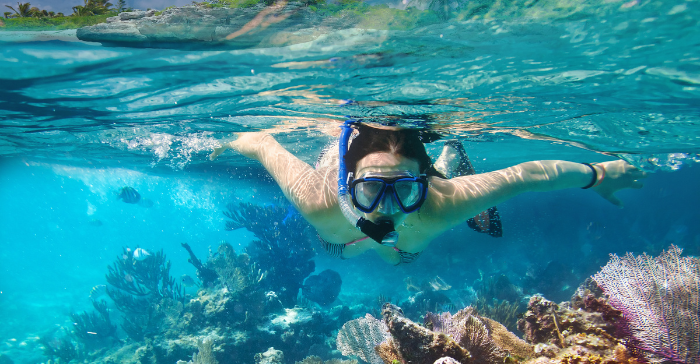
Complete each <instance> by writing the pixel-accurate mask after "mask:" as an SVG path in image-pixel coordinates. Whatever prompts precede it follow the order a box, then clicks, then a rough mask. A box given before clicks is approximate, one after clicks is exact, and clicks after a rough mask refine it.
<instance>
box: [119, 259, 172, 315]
mask: <svg viewBox="0 0 700 364" xmlns="http://www.w3.org/2000/svg"><path fill="white" fill-rule="evenodd" d="M107 269H108V273H107V275H106V278H107V283H109V284H110V286H111V287H108V288H107V294H108V295H109V296H110V298H112V300H113V301H114V303H115V304H116V305H117V308H119V310H120V311H122V312H139V313H143V312H144V309H145V307H148V304H149V303H151V302H154V301H157V300H159V299H161V298H172V299H175V300H178V301H181V302H182V301H184V291H183V290H182V287H181V286H180V285H179V284H177V283H175V280H174V279H173V278H172V277H170V261H166V259H165V254H164V253H163V251H162V250H161V251H159V252H157V253H155V254H152V255H151V256H149V257H147V258H146V259H144V260H137V259H135V258H134V257H133V254H132V253H131V250H130V249H129V248H123V252H122V255H121V256H120V257H117V259H116V260H115V261H114V263H112V265H111V266H109V267H107ZM144 300H145V301H144Z"/></svg>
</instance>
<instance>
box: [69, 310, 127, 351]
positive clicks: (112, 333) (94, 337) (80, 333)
mask: <svg viewBox="0 0 700 364" xmlns="http://www.w3.org/2000/svg"><path fill="white" fill-rule="evenodd" d="M92 306H93V307H94V308H95V310H96V311H97V312H92V313H87V312H83V313H79V314H71V316H70V317H71V319H72V321H73V335H74V336H75V337H76V338H77V339H78V340H79V341H80V342H82V343H83V344H84V345H85V346H87V347H90V348H94V347H96V346H102V345H104V343H105V341H106V340H110V339H113V340H117V341H118V340H119V338H118V337H117V327H116V326H114V325H112V321H111V319H110V318H109V311H108V309H107V303H106V302H105V301H101V300H100V301H95V300H93V301H92Z"/></svg>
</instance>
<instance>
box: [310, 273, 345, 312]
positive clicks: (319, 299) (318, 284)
mask: <svg viewBox="0 0 700 364" xmlns="http://www.w3.org/2000/svg"><path fill="white" fill-rule="evenodd" d="M342 284H343V280H342V279H341V278H340V274H338V272H336V271H334V270H330V269H326V270H324V271H323V272H321V273H319V274H317V275H311V276H309V277H308V278H306V282H304V285H303V286H302V288H301V291H302V293H303V294H304V296H305V297H307V298H308V299H310V300H312V301H314V302H316V303H318V304H320V305H322V306H328V305H330V304H331V303H333V301H335V299H336V298H338V294H340V286H341V285H342Z"/></svg>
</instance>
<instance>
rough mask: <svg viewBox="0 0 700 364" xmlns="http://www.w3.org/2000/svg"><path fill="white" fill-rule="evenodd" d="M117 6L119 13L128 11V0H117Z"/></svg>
mask: <svg viewBox="0 0 700 364" xmlns="http://www.w3.org/2000/svg"><path fill="white" fill-rule="evenodd" d="M116 8H117V12H118V13H121V12H124V11H126V10H127V7H126V0H117V5H116Z"/></svg>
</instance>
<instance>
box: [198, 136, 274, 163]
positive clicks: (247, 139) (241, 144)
mask: <svg viewBox="0 0 700 364" xmlns="http://www.w3.org/2000/svg"><path fill="white" fill-rule="evenodd" d="M235 135H236V139H234V140H233V141H231V142H228V143H225V144H224V145H223V146H221V147H219V148H216V149H214V152H212V153H211V154H210V155H209V159H210V160H214V159H216V157H218V156H219V155H220V154H221V153H223V152H225V151H226V149H233V150H235V151H237V152H238V153H241V154H243V155H244V156H246V157H248V158H252V159H259V155H260V148H261V146H262V143H263V141H264V140H265V138H267V137H272V136H271V135H270V134H268V133H264V132H248V133H236V134H235Z"/></svg>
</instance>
